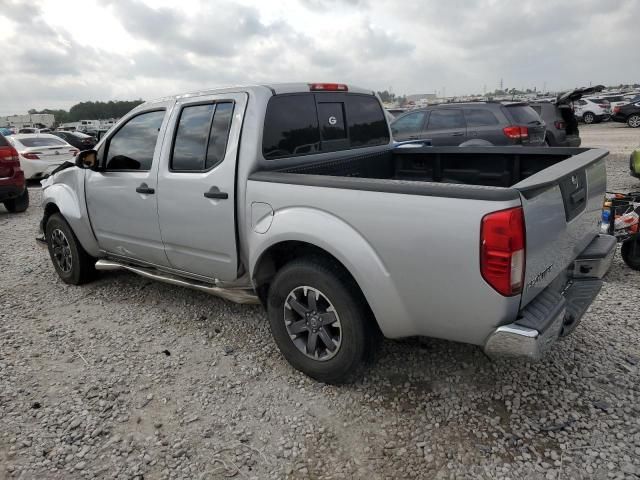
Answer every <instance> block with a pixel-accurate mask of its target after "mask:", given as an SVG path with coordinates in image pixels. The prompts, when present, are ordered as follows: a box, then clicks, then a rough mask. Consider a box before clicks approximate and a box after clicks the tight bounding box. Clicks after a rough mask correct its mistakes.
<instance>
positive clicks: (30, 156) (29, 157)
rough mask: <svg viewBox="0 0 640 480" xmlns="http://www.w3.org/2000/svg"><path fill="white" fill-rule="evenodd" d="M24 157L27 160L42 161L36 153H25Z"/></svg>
mask: <svg viewBox="0 0 640 480" xmlns="http://www.w3.org/2000/svg"><path fill="white" fill-rule="evenodd" d="M22 157H23V158H26V159H27V160H39V159H40V157H39V156H38V155H36V154H35V153H23V154H22Z"/></svg>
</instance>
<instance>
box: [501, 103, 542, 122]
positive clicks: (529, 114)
mask: <svg viewBox="0 0 640 480" xmlns="http://www.w3.org/2000/svg"><path fill="white" fill-rule="evenodd" d="M506 108H507V111H508V112H509V113H510V114H511V118H513V121H514V122H516V123H519V124H522V125H528V124H530V123H535V122H540V115H538V114H537V113H536V111H535V110H534V109H533V108H531V107H530V106H529V105H514V106H512V107H510V106H507V107H506Z"/></svg>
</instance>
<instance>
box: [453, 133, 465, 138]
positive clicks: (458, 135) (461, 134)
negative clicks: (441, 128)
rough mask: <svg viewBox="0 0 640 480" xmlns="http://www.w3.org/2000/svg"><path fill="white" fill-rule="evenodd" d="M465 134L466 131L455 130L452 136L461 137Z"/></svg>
mask: <svg viewBox="0 0 640 480" xmlns="http://www.w3.org/2000/svg"><path fill="white" fill-rule="evenodd" d="M463 135H464V132H453V133H452V134H451V136H452V137H461V136H463Z"/></svg>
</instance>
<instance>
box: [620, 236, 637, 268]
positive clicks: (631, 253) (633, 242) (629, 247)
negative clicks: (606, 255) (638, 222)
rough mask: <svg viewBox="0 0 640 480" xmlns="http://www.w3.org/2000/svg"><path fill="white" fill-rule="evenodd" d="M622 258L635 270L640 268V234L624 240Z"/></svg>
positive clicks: (621, 251)
mask: <svg viewBox="0 0 640 480" xmlns="http://www.w3.org/2000/svg"><path fill="white" fill-rule="evenodd" d="M620 253H621V254H622V260H623V261H624V263H626V264H627V265H628V266H629V267H631V268H633V269H634V270H640V236H636V237H635V238H632V239H630V240H626V241H625V242H622V249H621V250H620Z"/></svg>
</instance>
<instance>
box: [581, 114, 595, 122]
mask: <svg viewBox="0 0 640 480" xmlns="http://www.w3.org/2000/svg"><path fill="white" fill-rule="evenodd" d="M582 121H583V122H584V123H586V124H591V123H594V122H595V121H596V116H595V115H594V114H593V113H591V112H586V113H585V114H584V115H583V116H582Z"/></svg>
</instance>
